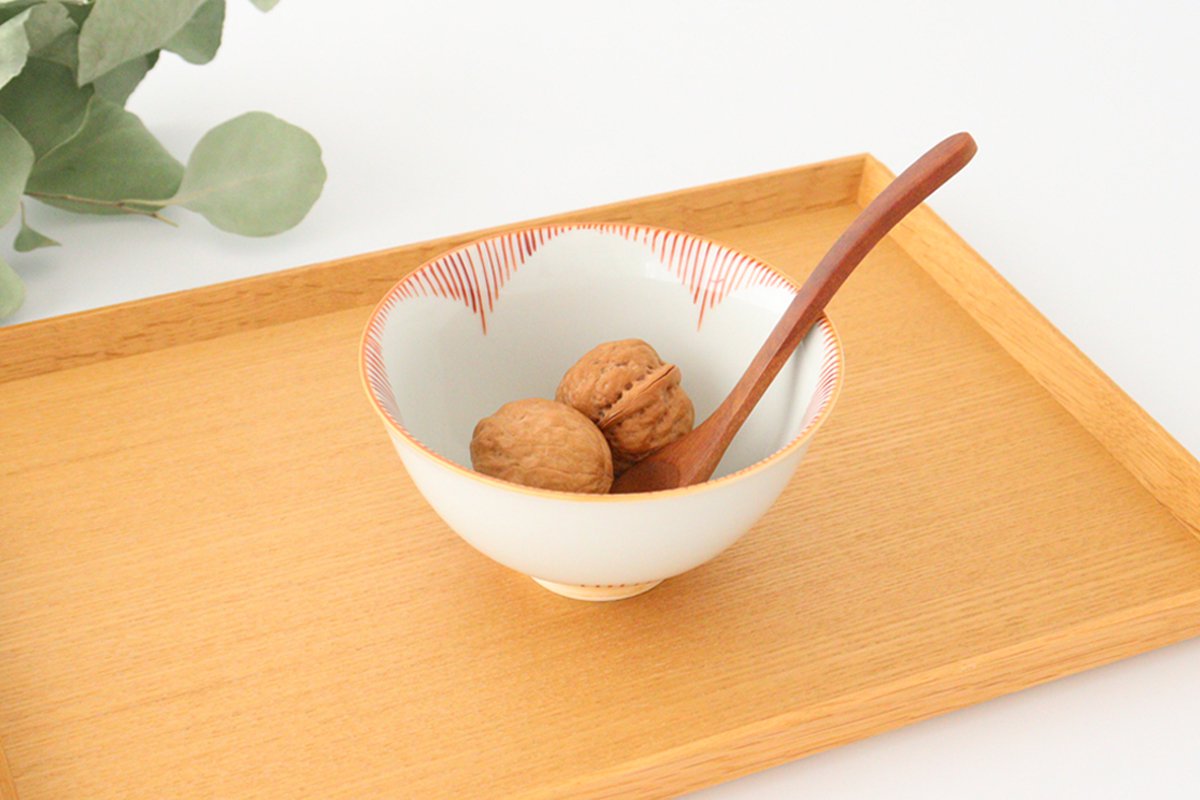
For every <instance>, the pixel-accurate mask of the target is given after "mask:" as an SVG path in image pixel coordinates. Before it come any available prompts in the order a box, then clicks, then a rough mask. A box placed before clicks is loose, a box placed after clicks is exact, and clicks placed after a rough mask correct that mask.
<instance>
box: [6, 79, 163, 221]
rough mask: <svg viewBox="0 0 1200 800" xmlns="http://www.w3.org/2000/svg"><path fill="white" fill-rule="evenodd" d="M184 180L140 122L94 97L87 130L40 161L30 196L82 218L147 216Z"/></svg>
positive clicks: (29, 188) (28, 189)
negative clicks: (93, 215)
mask: <svg viewBox="0 0 1200 800" xmlns="http://www.w3.org/2000/svg"><path fill="white" fill-rule="evenodd" d="M182 176H183V166H182V165H181V164H180V163H179V162H178V161H176V160H175V159H174V158H173V157H172V156H171V154H170V153H168V152H167V151H166V150H165V149H164V148H163V146H162V145H161V144H159V143H158V140H157V139H155V138H154V136H153V135H152V134H151V133H150V131H148V130H146V126H145V125H143V124H142V121H141V120H140V119H138V118H137V116H135V115H134V114H132V113H130V112H128V111H126V110H125V109H123V108H121V107H120V106H118V105H117V104H115V103H112V102H110V101H108V100H105V99H104V98H102V97H93V98H92V100H91V102H90V103H89V104H88V114H87V121H86V122H84V124H83V128H82V129H80V131H79V133H77V134H76V135H75V136H74V137H72V138H71V139H68V140H67V141H66V142H64V143H62V144H60V145H59V146H58V147H56V148H54V149H53V150H51V151H50V152H49V153H47V154H46V155H45V156H43V157H42V158H41V159H39V160H38V162H37V163H36V164H35V165H34V168H33V172H32V173H31V174H30V176H29V182H28V184H27V185H26V187H25V193H26V194H28V195H30V196H32V197H36V198H38V199H39V200H42V201H43V202H46V203H49V204H51V205H54V206H58V207H60V208H65V209H68V210H70V211H78V212H81V213H87V214H118V213H146V214H148V213H152V212H153V211H155V210H157V209H158V208H161V207H162V206H164V205H166V204H167V203H168V202H169V201H168V198H170V197H171V196H172V195H173V194H175V191H176V190H177V189H178V188H179V182H180V179H181V178H182Z"/></svg>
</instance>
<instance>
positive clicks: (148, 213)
mask: <svg viewBox="0 0 1200 800" xmlns="http://www.w3.org/2000/svg"><path fill="white" fill-rule="evenodd" d="M25 194H27V195H29V196H30V197H36V198H38V199H39V200H64V201H66V202H69V203H83V204H85V205H91V206H105V207H107V208H113V209H116V210H117V211H121V212H124V213H126V214H137V215H139V216H143V217H150V218H151V219H156V220H158V221H159V222H165V223H167V224H168V225H170V226H171V227H173V228H178V227H179V223H177V222H176V221H175V220H173V219H171V218H170V217H164V216H163V215H162V214H160V213H159V212H158V211H153V210H149V209H145V208H138V207H137V206H138V205H139V204H140V205H148V206H152V205H157V204H158V203H157V201H150V200H97V199H96V198H94V197H80V196H78V195H74V194H54V193H51V192H26V193H25Z"/></svg>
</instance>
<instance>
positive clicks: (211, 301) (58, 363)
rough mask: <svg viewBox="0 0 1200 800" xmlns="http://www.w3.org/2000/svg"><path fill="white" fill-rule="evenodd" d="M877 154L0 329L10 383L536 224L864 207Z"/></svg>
mask: <svg viewBox="0 0 1200 800" xmlns="http://www.w3.org/2000/svg"><path fill="white" fill-rule="evenodd" d="M864 159H865V155H863V154H859V155H851V156H845V157H842V158H836V159H831V160H828V161H821V162H817V163H813V164H806V165H801V166H796V167H789V168H786V169H782V170H776V171H773V172H765V173H761V174H758V175H751V176H748V177H742V178H734V179H732V180H726V181H719V182H716V183H710V184H704V185H701V186H694V187H689V188H684V189H678V190H675V191H670V192H665V193H661V194H655V195H649V196H646V197H638V198H631V199H629V200H622V201H619V202H615V203H608V204H604V205H599V206H593V207H590V208H584V209H579V210H576V211H569V212H566V213H562V214H555V215H553V216H549V217H542V218H539V219H533V220H523V221H519V222H513V223H508V224H504V225H499V226H497V227H493V228H487V229H484V230H479V231H471V232H466V233H458V234H452V235H450V236H445V237H441V238H437V239H431V240H427V241H423V242H416V243H412V244H406V245H402V246H400V247H395V248H391V249H387V250H379V251H376V252H371V253H364V254H361V255H355V256H349V257H347V258H341V259H335V260H333V261H325V262H320V263H316V264H310V265H307V266H301V267H294V268H292V269H286V270H282V271H278V272H270V273H266V274H263V275H257V276H254V277H249V278H242V279H239V280H234V281H227V282H224V283H217V284H212V285H209V286H201V287H198V288H195V289H188V290H185V291H181V292H173V293H170V294H164V295H157V296H154V297H148V298H144V299H141V300H133V301H130V302H127V303H120V304H117V305H112V306H105V307H102V308H97V309H90V310H87V311H80V312H76V313H74V314H67V315H63V316H59V317H51V318H49V319H43V320H34V321H32V322H26V323H21V324H17V325H11V326H7V327H0V383H5V382H8V381H13V380H19V379H21V378H28V377H33V376H35V375H41V374H45V373H48V372H55V371H58V370H62V369H70V368H73V367H78V366H83V365H86V364H91V363H96V362H99V361H107V360H109V359H113V358H120V357H123V356H128V355H137V354H140V353H147V352H151V351H154V350H160V349H164V348H167V347H171V346H174V345H177V344H185V343H188V342H197V341H204V340H207V339H215V338H218V337H220V336H224V335H227V334H230V333H234V332H237V331H244V330H252V329H256V328H262V327H267V326H270V325H276V324H281V323H285V322H293V321H296V320H299V319H304V318H307V317H312V316H317V315H320V314H326V313H332V312H336V311H344V310H347V309H350V308H356V307H359V306H369V305H374V304H375V302H376V301H378V300H379V298H380V297H382V296H383V294H384V293H385V292H386V291H387V290H388V289H389V288H391V286H392V285H393V284H394V283H395V282H396V281H397V280H399V279H400V278H401V277H403V276H404V275H405V274H407V273H408V272H409V271H411V270H412V269H414V268H415V267H417V266H418V265H420V264H421V263H423V262H425V261H428V260H429V259H430V258H433V257H434V256H436V255H438V254H439V253H442V252H445V251H446V250H449V249H451V248H453V247H456V246H458V245H460V244H463V243H465V242H469V241H472V240H474V239H477V238H480V237H483V236H491V235H494V234H497V233H500V232H502V231H507V230H512V229H515V228H522V227H526V226H530V225H542V224H548V223H556V222H565V221H577V222H601V221H611V222H639V223H643V224H652V225H657V226H660V227H666V228H679V229H683V230H689V231H692V232H694V233H701V234H703V233H706V232H710V231H713V230H717V229H719V228H721V227H729V219H730V217H731V216H736V217H737V220H738V222H739V224H754V223H755V222H762V221H765V220H768V219H773V218H776V217H779V216H787V215H790V214H799V213H802V212H804V211H811V210H815V209H819V208H824V207H831V206H841V205H852V204H853V203H854V202H855V198H856V197H857V194H858V192H859V188H860V185H861V182H862V168H863V163H864Z"/></svg>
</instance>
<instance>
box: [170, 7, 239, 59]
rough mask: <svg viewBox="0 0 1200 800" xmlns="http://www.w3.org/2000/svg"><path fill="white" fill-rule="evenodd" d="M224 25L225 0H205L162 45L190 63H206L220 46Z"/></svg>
mask: <svg viewBox="0 0 1200 800" xmlns="http://www.w3.org/2000/svg"><path fill="white" fill-rule="evenodd" d="M224 25H225V0H205V2H204V4H203V5H202V6H200V8H198V9H196V13H195V14H193V15H192V18H191V19H189V20H188V21H187V24H186V25H184V26H183V27H182V28H181V29H180V30H179V33H177V34H175V35H174V36H172V37H171V41H169V42H167V44H166V45H165V46H164V47H163V49H164V50H170V51H171V52H172V53H177V54H179V56H180V57H181V58H183V60H184V61H188V62H190V63H192V64H207V63H208V62H210V61H212V60H213V56H215V55H216V54H217V50H218V49H219V48H220V47H221V28H222V27H223V26H224Z"/></svg>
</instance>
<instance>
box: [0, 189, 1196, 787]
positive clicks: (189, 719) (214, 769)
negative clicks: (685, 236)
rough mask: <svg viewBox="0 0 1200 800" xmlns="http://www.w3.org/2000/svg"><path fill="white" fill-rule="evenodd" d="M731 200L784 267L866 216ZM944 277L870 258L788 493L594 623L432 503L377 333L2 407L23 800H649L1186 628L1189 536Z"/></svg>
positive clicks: (1191, 595)
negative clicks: (829, 392)
mask: <svg viewBox="0 0 1200 800" xmlns="http://www.w3.org/2000/svg"><path fill="white" fill-rule="evenodd" d="M800 171H801V172H802V171H803V170H800ZM830 193H831V194H832V192H830ZM692 201H693V202H695V203H696V204H697V205H703V204H704V202H705V201H704V199H703V197H702V196H699V195H698V196H695V197H693V198H692ZM722 208H724V211H723V212H722V213H723V214H724V218H723V219H724V224H718V222H717V221H716V218H715V217H714V218H713V219H711V220H710V222H711V223H712V224H711V227H710V228H709V229H707V230H706V231H705V232H706V233H708V234H709V235H711V236H713V237H715V238H718V239H720V240H722V241H724V242H727V243H729V244H730V245H732V246H734V247H739V248H741V249H744V250H747V251H749V252H750V253H751V254H753V255H755V256H758V257H760V258H764V259H766V260H768V261H770V262H772V263H775V264H777V265H779V266H780V267H781V268H783V269H785V270H786V271H788V272H789V273H791V274H792V275H794V276H796V277H797V278H803V277H804V275H806V274H807V272H808V271H809V270H811V268H812V266H813V265H814V264H815V263H816V262H817V260H818V259H819V257H820V256H821V255H822V254H823V253H824V252H825V250H826V249H827V248H828V246H829V245H830V243H831V242H832V241H833V239H834V238H835V237H836V236H837V234H838V233H840V232H841V230H843V229H844V228H845V226H846V225H847V224H848V223H849V221H850V219H851V218H853V216H854V215H855V213H856V212H857V210H858V209H857V207H856V206H855V205H854V204H847V205H841V206H833V207H828V208H819V209H812V210H800V211H793V212H790V213H781V214H778V215H774V216H772V215H771V214H765V213H764V214H761V215H759V214H757V213H753V214H749V215H748V216H747V217H745V218H743V217H742V216H741V215H740V213H739V209H738V206H737V204H736V203H724V204H723V205H722ZM715 213H716V212H714V214H715ZM408 257H409V256H405V258H408ZM381 258H383V259H385V260H386V259H387V258H389V257H388V256H381ZM398 265H399V262H398V261H397V262H395V263H392V264H391V265H390V266H389V265H376V266H370V265H365V264H364V265H361V266H359V267H356V269H357V270H359V271H360V272H361V273H362V274H370V273H374V274H383V273H384V272H386V271H387V269H391V268H399V266H398ZM961 268H962V269H963V270H966V271H972V270H978V269H979V266H978V265H977V264H976V263H975V262H974V261H971V260H964V261H963V263H962V266H961ZM932 269H934V270H936V269H937V267H934V268H932ZM942 269H944V270H949V269H950V266H949V265H944V266H943V267H942ZM375 270H378V272H377V273H375V272H374V271H375ZM314 285H316V286H320V285H321V284H319V283H317V284H314ZM945 285H949V284H946V283H945V282H944V281H943V285H939V282H937V281H935V280H934V279H933V278H931V277H930V274H929V273H928V272H927V271H926V267H925V265H924V264H923V263H919V262H918V261H916V260H914V258H913V257H912V256H911V255H910V252H906V251H905V249H902V248H901V247H900V246H899V245H898V244H897V243H896V242H894V241H891V240H885V241H884V242H882V243H881V244H880V245H879V247H878V248H877V249H876V250H875V251H874V252H873V253H872V254H871V255H870V256H868V258H867V259H866V261H865V262H864V263H863V265H862V266H861V267H860V268H859V274H858V275H857V276H856V279H855V280H854V281H851V282H850V283H848V284H847V286H846V287H845V289H844V290H843V292H842V293H840V294H839V295H838V296H837V297H836V298H835V299H834V301H833V303H832V305H831V307H830V314H831V316H832V317H833V318H834V319H835V320H836V321H837V323H838V326H839V331H840V333H841V334H842V338H843V340H844V345H845V351H846V361H847V369H848V376H847V383H846V387H845V390H844V392H843V394H842V396H841V398H840V400H839V404H838V407H837V408H836V409H835V411H834V414H833V415H832V417H831V419H830V421H829V423H828V425H827V427H826V428H825V429H824V430H822V432H821V434H820V435H819V436H818V437H817V438H816V440H815V441H814V444H813V446H812V449H811V451H810V453H809V455H808V457H807V458H806V460H805V463H804V464H803V465H802V467H801V469H800V472H799V473H798V474H797V476H796V478H795V480H794V481H793V482H792V484H791V485H790V486H789V488H788V490H787V491H786V492H785V493H784V495H783V497H781V499H780V501H779V503H778V504H777V505H776V506H775V507H774V508H773V509H772V510H771V512H770V513H769V514H768V515H767V516H766V517H765V518H764V519H763V520H762V522H761V523H760V524H759V525H758V526H757V527H756V528H755V529H754V530H753V531H751V533H750V534H749V535H748V536H747V537H746V538H744V539H743V540H742V541H740V542H739V543H738V544H736V545H735V546H734V547H733V548H731V549H730V550H729V551H727V552H726V553H724V554H723V555H722V556H720V557H719V558H717V559H716V560H714V561H713V562H711V563H709V564H707V565H705V566H703V567H701V568H699V569H697V570H694V571H692V572H690V573H688V574H686V575H683V576H680V577H678V578H675V579H672V580H670V581H667V582H666V583H664V584H663V585H662V586H660V587H659V588H657V589H655V590H654V591H652V592H650V593H648V594H646V595H643V596H641V597H639V598H635V599H633V600H629V601H624V602H621V603H616V604H610V605H591V604H583V603H577V602H573V601H569V600H565V599H563V598H559V597H557V596H554V595H552V594H550V593H548V592H546V591H544V590H542V589H540V588H538V587H537V586H535V585H534V584H533V583H532V582H531V581H529V580H528V579H526V578H524V577H523V576H520V575H516V574H514V573H511V572H509V571H507V570H505V569H504V568H502V567H499V566H497V565H496V564H494V563H492V562H491V561H489V560H487V559H486V558H484V557H483V556H481V555H480V554H479V553H477V552H476V551H474V550H472V549H471V548H469V547H468V546H467V545H466V544H464V543H463V542H462V541H460V540H459V539H458V538H457V537H455V536H454V535H453V534H452V533H451V532H450V531H449V530H448V529H447V528H446V527H445V526H444V524H443V523H441V521H440V520H439V519H438V518H437V517H436V515H434V514H433V512H432V511H431V510H430V509H429V508H428V507H427V506H426V505H425V503H424V502H423V501H422V500H421V499H420V497H419V496H417V494H416V493H415V490H414V489H413V487H412V484H411V482H410V481H409V479H408V478H407V476H406V475H405V474H404V471H403V469H402V467H401V466H400V464H399V461H398V459H397V458H396V456H395V453H394V452H393V450H392V448H391V445H390V444H389V442H388V441H387V438H386V436H385V434H384V432H383V430H382V429H381V426H380V425H379V423H378V421H377V420H376V419H375V418H374V416H373V414H372V412H371V410H370V408H369V405H368V404H367V402H366V400H365V399H364V398H363V397H362V396H361V389H360V387H359V384H358V378H357V374H356V361H355V352H356V346H357V342H358V337H359V333H360V331H361V328H362V325H363V324H364V322H365V319H366V316H367V313H368V309H367V308H360V307H354V308H347V309H343V310H337V311H333V312H330V313H317V312H316V311H314V313H313V314H311V315H309V316H302V317H300V318H297V319H294V320H291V321H280V320H276V322H277V324H270V325H265V326H263V325H261V323H260V324H259V326H258V327H256V326H255V323H253V319H254V318H253V317H251V318H248V319H249V320H250V321H247V319H240V318H238V319H235V318H230V319H229V320H228V321H227V322H226V323H225V324H227V325H228V326H229V329H230V330H232V331H233V332H226V333H225V334H224V335H220V337H219V338H213V337H212V335H211V334H212V331H213V330H215V328H211V327H204V326H202V327H201V328H200V329H198V331H199V332H198V336H197V340H196V341H192V342H186V343H185V342H184V338H186V337H185V336H184V330H183V329H172V332H171V333H170V335H167V336H164V337H163V338H162V339H161V340H160V341H159V349H152V350H150V351H147V352H143V353H140V354H134V355H127V356H126V357H122V358H109V359H106V360H105V359H102V360H98V361H95V362H94V363H90V364H87V365H85V366H79V367H76V368H68V365H69V363H71V360H70V359H69V358H68V359H65V360H59V361H54V360H53V359H51V361H49V362H46V363H56V364H57V365H58V366H57V367H56V368H55V369H53V370H47V371H42V372H41V373H40V374H37V375H33V376H30V377H25V378H20V379H14V380H9V381H8V382H6V383H0V404H2V405H3V407H4V408H5V410H6V413H5V414H4V415H0V441H4V442H5V448H4V449H3V450H2V451H0V496H3V497H4V498H5V512H4V517H3V521H2V522H0V525H3V534H2V535H0V575H3V576H4V577H3V579H0V737H2V738H3V741H4V746H5V748H6V750H7V754H8V760H9V766H10V767H11V770H12V777H13V779H14V782H15V786H16V788H17V789H18V790H19V791H20V794H21V798H22V800H49V799H50V798H53V800H61V799H62V798H75V797H87V798H93V799H94V800H109V799H111V798H122V800H124V799H125V798H164V797H172V798H173V797H222V798H239V799H240V798H247V799H248V800H252V799H253V798H272V799H274V798H279V797H288V798H310V797H311V798H318V797H319V798H328V799H329V800H337V798H360V797H418V798H429V797H479V796H487V797H511V798H516V797H527V798H532V797H537V798H548V797H571V798H601V797H607V798H612V797H666V796H672V795H674V794H677V793H679V792H682V791H685V790H688V789H692V788H696V787H700V786H705V785H709V784H712V783H715V782H719V781H722V780H727V779H729V778H731V777H735V776H737V775H740V774H743V773H745V772H748V771H751V770H754V769H759V768H762V767H765V766H768V765H771V764H775V763H779V762H781V761H784V760H788V759H792V758H798V757H801V756H803V755H806V754H808V753H812V752H816V751H817V750H820V749H824V748H827V747H831V746H835V745H837V744H840V743H843V742H846V741H851V740H853V739H857V738H861V737H863V736H868V735H871V734H872V733H875V732H879V731H882V730H887V729H889V728H893V727H895V726H897V725H902V724H906V723H907V722H911V721H914V720H917V719H922V718H924V717H927V716H930V715H932V714H938V713H942V712H944V711H947V710H950V709H953V708H958V707H961V706H964V705H967V704H970V703H973V702H978V701H980V700H984V699H987V698H990V697H994V696H996V695H997V694H1001V693H1004V692H1008V691H1013V690H1016V689H1019V688H1022V687H1024V686H1029V685H1032V684H1035V683H1038V682H1041V681H1045V680H1050V679H1052V678H1055V677H1058V676H1060V675H1064V674H1067V673H1070V672H1074V671H1077V670H1080V669H1084V668H1087V667H1089V666H1093V665H1096V664H1101V663H1105V662H1108V661H1111V660H1114V659H1117V658H1121V657H1124V656H1128V655H1132V654H1134V653H1138V652H1142V651H1144V650H1146V649H1148V648H1151V647H1155V646H1159V645H1162V644H1167V643H1169V642H1172V641H1176V640H1178V639H1182V638H1185V637H1188V636H1192V635H1195V634H1197V633H1198V632H1200V543H1198V542H1197V541H1196V539H1195V537H1193V536H1192V535H1191V532H1190V531H1189V530H1188V529H1187V528H1186V527H1185V525H1184V524H1182V523H1181V522H1180V520H1179V519H1177V518H1176V517H1175V516H1173V515H1172V511H1171V510H1170V509H1169V508H1168V507H1167V505H1165V504H1164V503H1163V502H1160V501H1159V499H1156V497H1155V496H1153V495H1152V494H1151V493H1150V492H1149V491H1147V489H1146V488H1145V487H1144V486H1143V484H1142V482H1140V480H1139V478H1140V476H1137V477H1135V475H1134V474H1133V473H1132V472H1131V470H1130V469H1129V468H1128V464H1127V462H1126V460H1123V459H1122V458H1120V457H1118V456H1117V455H1115V454H1114V453H1113V452H1111V450H1110V448H1109V447H1108V446H1107V445H1106V444H1102V443H1101V442H1100V441H1098V440H1097V438H1096V437H1095V436H1093V433H1092V431H1091V430H1090V429H1089V428H1088V427H1085V426H1084V425H1082V424H1080V422H1079V421H1078V420H1077V419H1076V418H1075V417H1074V416H1073V415H1072V413H1069V411H1071V410H1072V409H1071V407H1070V406H1069V405H1068V404H1066V403H1063V402H1062V401H1061V399H1060V398H1059V397H1057V396H1056V395H1055V394H1054V393H1052V392H1051V391H1049V390H1048V389H1047V388H1046V387H1045V386H1043V385H1042V383H1041V382H1039V380H1037V379H1035V377H1034V376H1032V375H1031V374H1030V372H1028V371H1027V369H1026V367H1025V365H1024V364H1023V362H1022V361H1020V360H1019V359H1018V358H1016V357H1014V355H1012V354H1011V351H1010V350H1009V349H1008V348H1006V347H1005V346H1002V345H1001V344H1000V343H999V342H998V341H997V339H996V338H993V336H992V335H991V333H990V332H989V331H987V330H985V328H984V327H981V325H980V323H979V322H978V321H977V319H976V317H975V316H974V315H973V314H971V313H968V312H967V311H966V310H964V309H963V307H962V306H960V305H959V303H958V302H956V299H957V298H956V296H953V295H952V294H950V293H947V291H946V290H945V288H944V286H945ZM296 291H297V292H299V290H296ZM317 291H319V290H317ZM364 291H365V290H364ZM297 297H299V295H297ZM968 299H969V298H968ZM162 302H163V303H165V304H166V305H164V306H163V308H166V307H167V306H169V305H171V304H176V305H177V306H180V305H181V306H186V302H184V301H181V300H178V299H174V300H172V299H168V300H165V301H162ZM297 302H298V301H297ZM312 302H313V306H312V307H313V308H314V309H317V310H318V311H319V310H320V309H322V308H324V306H323V305H322V303H323V301H321V300H319V299H314V300H313V301H312ZM248 305H249V304H248ZM146 307H147V306H146V305H145V304H138V305H134V306H132V307H129V308H126V309H124V310H122V309H113V310H110V311H108V312H106V313H107V314H108V316H109V322H108V323H106V325H108V326H109V328H111V329H112V330H134V329H136V328H137V325H138V320H139V319H140V318H141V315H142V312H143V310H144V309H145V308H146ZM285 316H286V315H285ZM77 319H78V318H77ZM58 324H60V325H65V327H60V328H58V330H59V331H60V332H63V333H65V334H67V335H72V330H71V325H70V324H69V323H65V322H61V321H60V323H58ZM81 324H82V326H83V327H82V328H81V329H82V330H89V329H88V328H87V325H89V324H91V323H88V322H86V321H85V322H83V323H81ZM178 324H182V323H180V322H172V323H170V324H168V325H165V326H164V327H167V328H170V327H171V326H173V325H178ZM205 324H206V325H208V323H205ZM106 329H107V328H106ZM1033 330H1034V331H1036V335H1038V336H1048V337H1056V336H1057V334H1056V333H1055V332H1054V331H1053V330H1052V329H1044V328H1035V329H1033ZM1031 335H1032V334H1031ZM181 337H182V338H181ZM27 341H28V340H27V339H21V340H19V341H18V340H16V339H8V340H7V341H6V340H4V339H0V360H4V361H5V362H8V360H9V359H11V358H13V357H14V356H22V357H26V356H27V355H28V354H26V353H24V352H23V351H22V350H21V349H20V347H18V346H17V345H18V344H19V343H23V342H27ZM170 344H174V346H166V345H170ZM53 352H58V351H53ZM37 357H38V356H37V354H36V353H35V354H34V358H35V359H36V358H37ZM29 363H32V362H29ZM1088 388H1089V390H1090V391H1094V392H1098V393H1101V394H1104V393H1105V392H1106V391H1107V390H1106V384H1104V383H1096V382H1093V383H1089V384H1088ZM1105 398H1106V400H1105V402H1110V403H1120V402H1122V396H1121V395H1119V394H1116V395H1113V394H1108V395H1105ZM1123 402H1128V401H1127V400H1124V401H1123ZM1166 497H1167V499H1168V500H1170V499H1172V498H1173V497H1174V496H1173V495H1166ZM1184 497H1185V499H1186V496H1184ZM0 787H3V782H2V781H0ZM0 796H2V795H0Z"/></svg>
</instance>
